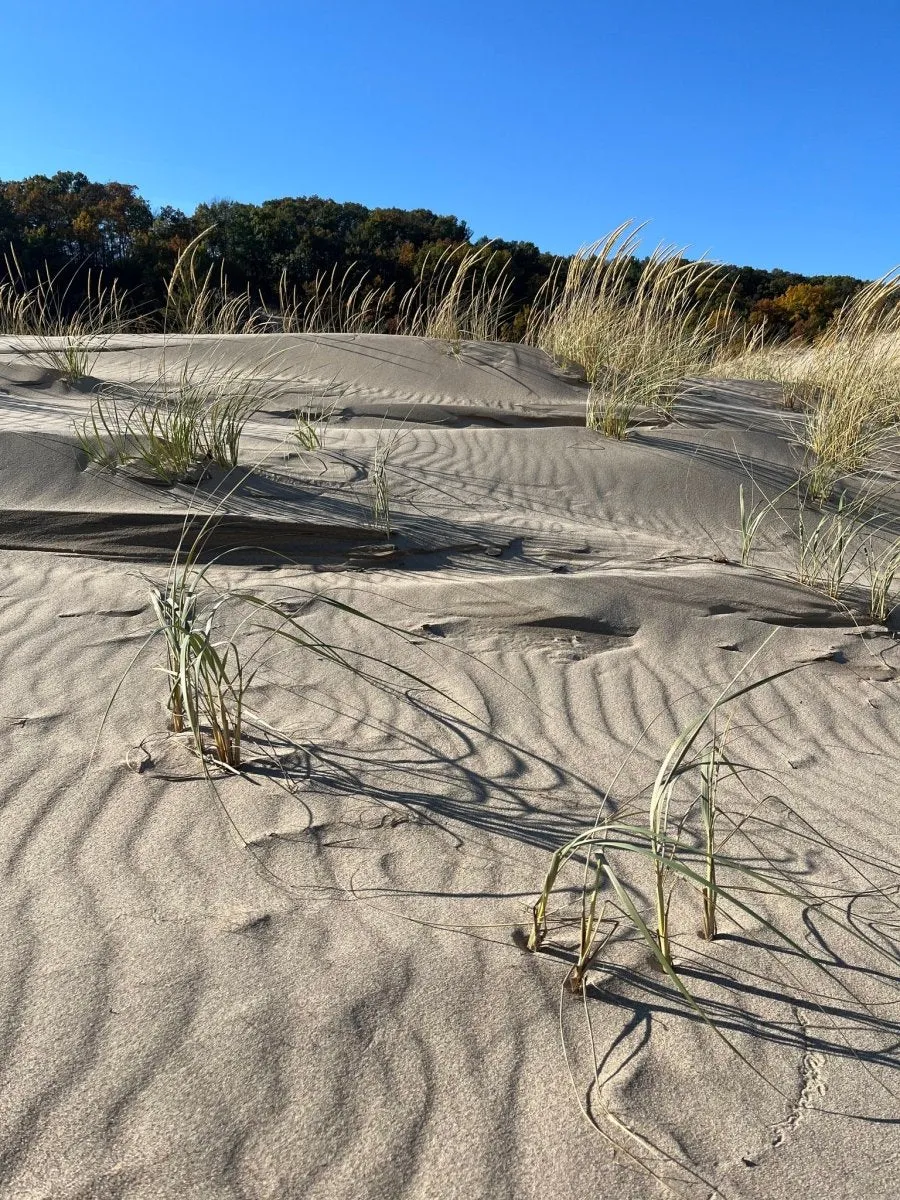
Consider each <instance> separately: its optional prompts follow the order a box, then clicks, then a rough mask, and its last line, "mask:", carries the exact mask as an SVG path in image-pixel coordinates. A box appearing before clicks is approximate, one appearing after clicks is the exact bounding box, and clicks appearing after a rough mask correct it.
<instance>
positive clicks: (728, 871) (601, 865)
mask: <svg viewBox="0 0 900 1200" xmlns="http://www.w3.org/2000/svg"><path fill="white" fill-rule="evenodd" d="M767 641H768V639H767ZM765 644H766V643H764V645H765ZM760 649H762V647H761V648H760ZM759 652H760V651H757V654H758V653H759ZM753 657H754V658H755V657H756V656H755V655H754V656H753ZM752 661H753V659H752V658H751V660H750V662H752ZM749 665H750V664H749V663H748V664H747V666H749ZM789 669H791V668H789ZM745 670H746V668H745ZM786 673H787V671H781V672H778V673H776V674H773V675H770V676H768V677H766V678H764V679H759V680H756V681H753V682H751V683H747V684H744V685H742V686H740V687H736V686H735V684H736V682H737V679H738V678H739V676H735V678H734V679H733V680H732V681H731V682H730V683H729V685H728V687H727V688H726V689H725V690H724V691H722V692H721V694H720V695H719V696H718V697H717V698H716V699H715V700H714V701H713V703H712V704H711V705H709V706H708V707H707V708H706V709H705V710H704V711H703V712H702V713H701V714H700V716H699V717H698V718H697V719H696V720H694V721H693V722H692V723H691V724H690V725H689V726H688V727H687V728H686V729H685V730H684V731H683V732H682V733H680V734H679V735H678V737H677V738H676V739H675V741H674V742H673V743H672V744H671V746H670V747H669V749H668V751H667V752H666V754H665V755H664V756H663V759H662V762H661V764H660V767H659V770H658V771H657V774H656V778H655V779H654V781H653V784H652V786H651V787H650V788H649V794H648V796H647V801H646V807H645V808H643V810H641V809H640V808H635V809H630V810H627V811H625V812H623V813H622V815H617V816H608V815H606V813H605V806H606V801H605V802H604V811H601V813H600V814H599V815H598V818H597V820H596V822H595V823H594V825H593V826H592V827H591V828H590V829H589V830H587V831H586V832H585V833H582V834H579V835H578V836H577V837H575V838H573V839H572V840H571V841H570V842H568V843H567V844H566V845H565V846H563V847H562V848H561V849H560V850H558V851H557V852H556V853H555V854H554V856H553V858H552V860H551V863H550V867H549V869H548V871H547V875H546V878H545V880H544V886H543V889H542V891H541V895H540V896H539V898H538V900H537V902H536V904H535V906H534V910H533V916H532V926H531V932H530V936H529V939H528V946H529V949H531V950H538V949H540V947H541V945H542V944H543V942H544V940H545V938H546V936H547V911H548V906H549V901H550V897H551V894H552V892H553V890H554V888H555V886H556V883H557V880H558V876H559V873H560V870H561V869H562V867H563V865H564V864H565V863H566V862H567V861H569V860H572V859H574V860H576V861H577V860H581V861H582V862H583V863H584V884H583V888H582V920H581V927H580V939H579V946H578V950H577V953H576V960H575V965H574V966H573V968H572V971H571V973H570V976H569V987H570V990H572V991H574V992H581V991H582V990H583V986H584V979H585V971H586V969H587V967H588V966H589V965H590V963H591V962H592V961H593V959H594V957H595V954H596V938H597V932H598V929H599V926H600V924H601V922H600V921H599V920H598V919H597V916H596V913H597V906H598V903H599V898H600V895H601V893H605V895H604V899H603V904H604V905H606V906H613V907H615V908H616V910H617V912H618V914H619V917H620V918H624V919H625V920H626V921H627V922H628V923H629V924H631V926H632V927H633V928H634V930H635V931H636V932H637V933H638V934H639V936H640V937H641V938H642V939H643V940H644V941H645V943H646V944H647V946H648V949H649V950H650V952H651V953H652V955H653V957H654V959H655V960H656V961H657V962H658V964H659V966H660V967H661V968H662V970H663V971H665V973H666V974H667V975H668V976H669V977H670V978H672V980H673V981H674V982H675V983H676V985H677V986H678V989H679V991H681V992H682V994H685V995H686V994H687V993H686V989H685V988H684V985H683V984H682V983H681V981H680V980H679V979H678V975H677V972H676V965H675V961H674V958H673V953H672V934H671V923H670V905H671V894H672V885H673V884H674V883H675V882H684V883H687V884H689V885H690V886H691V887H692V888H693V889H695V890H696V891H697V893H698V894H699V898H700V905H699V908H700V923H701V927H702V931H703V936H704V937H707V938H713V937H715V935H716V931H717V911H718V907H719V905H720V903H721V902H722V900H723V899H725V900H728V901H731V902H732V903H733V904H735V905H736V906H737V908H738V909H739V910H740V911H742V912H744V913H747V914H752V915H753V916H754V917H755V918H756V919H757V920H758V921H760V922H761V923H762V924H763V925H764V926H765V927H766V928H768V929H771V928H772V926H771V924H770V922H768V921H767V920H766V918H765V917H764V916H763V915H762V914H760V913H758V912H755V911H754V910H753V909H751V908H750V907H749V906H748V905H747V903H746V902H745V901H744V900H743V899H742V898H741V892H742V890H743V888H744V887H745V886H753V887H755V886H757V885H759V884H763V885H765V884H766V882H767V879H766V877H765V876H764V875H763V874H762V873H761V872H760V870H759V869H758V868H757V867H756V866H755V865H750V864H749V863H746V864H745V863H742V862H741V861H740V860H739V859H737V858H735V857H734V856H726V855H724V854H723V852H722V848H721V847H720V846H719V844H718V838H717V825H718V823H719V821H720V817H721V808H720V805H719V803H718V792H719V786H720V781H721V777H722V775H723V774H725V775H732V776H734V777H736V778H737V777H739V776H740V774H741V772H742V768H741V767H740V766H739V765H738V764H737V763H736V762H735V761H733V760H732V759H731V758H730V756H729V755H728V754H727V752H726V746H725V741H726V739H725V737H724V736H720V735H719V734H718V733H717V731H716V727H715V721H716V715H717V713H718V712H719V711H720V710H721V709H723V708H724V707H725V706H726V705H728V704H731V703H733V702H734V701H735V700H737V699H739V698H740V697H742V696H745V695H747V694H748V693H749V692H751V691H753V690H754V689H756V688H758V687H761V686H762V685H763V684H765V683H769V682H771V681H772V680H774V679H777V678H778V677H779V675H782V674H786ZM710 729H711V734H710ZM704 733H706V734H707V736H706V738H705V739H704V738H703V735H704ZM695 780H696V781H697V782H696V783H695V782H694V781H695ZM682 793H686V799H685V800H684V803H683V804H682V806H681V808H680V811H679V812H678V814H677V819H676V813H675V808H676V800H677V799H678V798H679V797H681V794H682ZM608 798H609V794H607V801H608ZM692 822H695V828H694V830H693V833H692V828H691V823H692ZM628 859H631V860H636V862H637V863H638V864H640V863H641V862H644V863H646V864H647V865H648V866H649V868H650V872H651V880H652V888H651V895H652V909H651V912H650V913H647V912H646V910H645V911H644V912H642V911H641V908H642V907H643V902H642V901H641V899H640V892H639V890H637V889H636V888H635V887H634V886H633V885H632V884H631V883H629V882H628V877H627V876H626V874H625V873H624V872H623V870H622V868H621V866H620V865H619V864H620V862H621V861H623V860H628ZM729 875H730V876H731V878H732V879H735V880H736V882H735V883H733V884H730V885H726V884H725V883H723V878H725V877H727V876H729ZM768 882H769V883H770V884H771V885H772V887H773V888H774V891H776V892H777V893H778V894H779V895H782V894H787V893H786V892H785V889H784V888H783V887H781V886H780V885H779V884H777V883H772V881H771V880H769V881H768Z"/></svg>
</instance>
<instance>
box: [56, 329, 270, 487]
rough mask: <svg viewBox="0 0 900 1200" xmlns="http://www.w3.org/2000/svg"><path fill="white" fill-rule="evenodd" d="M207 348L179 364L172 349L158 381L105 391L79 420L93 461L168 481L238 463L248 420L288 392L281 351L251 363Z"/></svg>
mask: <svg viewBox="0 0 900 1200" xmlns="http://www.w3.org/2000/svg"><path fill="white" fill-rule="evenodd" d="M204 350H205V353H204V354H203V355H202V357H199V358H198V359H196V360H193V359H192V357H191V355H190V354H189V353H188V354H187V355H186V356H185V358H184V360H183V361H181V362H176V363H175V364H174V365H170V364H169V363H168V362H167V358H166V354H165V350H164V353H163V359H162V365H161V366H160V369H159V372H158V374H157V377H156V379H155V380H154V381H153V382H152V383H149V384H143V385H137V386H130V387H126V386H117V387H115V388H104V389H101V391H100V394H99V395H98V396H97V397H96V398H95V399H94V401H93V402H92V404H91V409H90V412H89V413H88V415H87V417H85V418H84V419H83V420H82V421H81V422H76V424H75V432H76V436H77V438H78V442H79V445H80V447H81V449H82V450H83V451H84V453H85V454H86V455H87V457H88V458H89V460H90V461H91V462H93V463H95V464H96V465H98V466H101V467H111V468H115V467H117V466H122V465H125V464H126V463H134V464H136V465H138V466H139V467H140V468H142V469H143V470H145V471H147V472H148V473H149V474H151V475H153V476H154V477H156V478H158V479H160V480H161V481H163V482H164V483H175V482H177V481H179V480H181V479H183V478H185V476H186V475H187V474H188V473H189V472H191V471H192V469H193V468H195V467H196V466H197V465H198V464H203V463H214V464H216V465H217V466H220V467H222V468H224V469H230V468H232V467H236V466H237V465H238V459H239V456H240V446H241V436H242V434H243V432H244V429H245V427H246V424H247V422H248V421H249V420H250V418H251V417H252V416H253V415H254V414H255V413H256V412H258V411H259V409H260V408H262V407H263V406H264V405H265V404H267V403H272V402H274V401H276V400H278V399H280V398H281V396H283V395H284V393H285V391H286V390H287V387H288V384H286V383H284V382H281V381H280V380H279V379H278V378H277V375H275V374H273V371H274V370H275V368H277V364H278V361H279V358H280V355H281V348H280V347H279V346H277V345H276V346H275V347H274V348H273V349H272V350H270V351H269V352H268V353H267V354H265V355H264V356H263V358H262V360H260V361H258V362H256V363H253V364H250V365H241V364H233V363H232V364H229V363H228V362H227V360H223V359H222V358H221V357H220V356H219V354H218V352H217V347H216V346H215V345H213V346H211V347H209V346H207V347H205V348H204Z"/></svg>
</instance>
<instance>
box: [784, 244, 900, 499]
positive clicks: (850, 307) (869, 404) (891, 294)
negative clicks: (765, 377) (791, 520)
mask: <svg viewBox="0 0 900 1200" xmlns="http://www.w3.org/2000/svg"><path fill="white" fill-rule="evenodd" d="M792 382H793V386H794V387H798V386H799V387H800V389H801V399H802V400H803V401H805V404H804V407H805V408H806V417H805V421H804V423H803V425H802V426H801V427H800V430H799V434H798V439H799V441H800V444H801V445H802V446H803V448H804V449H805V450H806V451H807V452H808V454H809V456H810V458H811V471H812V482H811V485H810V488H811V492H812V495H813V496H814V498H816V499H819V500H826V499H827V498H828V497H829V496H830V495H831V492H832V490H833V488H834V485H835V483H836V481H837V480H838V479H839V478H840V477H841V476H842V475H845V474H849V473H853V472H855V471H859V470H861V469H862V468H863V467H865V466H866V464H867V463H868V462H869V461H870V459H871V458H872V456H873V455H874V454H875V452H876V451H877V450H878V449H879V447H880V446H881V445H882V444H883V443H884V441H885V438H886V437H887V436H889V435H890V433H891V432H892V431H896V430H897V428H898V426H900V268H895V269H894V270H893V271H891V272H889V273H888V274H887V275H884V276H882V278H881V279H877V280H875V282H874V283H870V284H868V285H867V286H866V287H864V288H862V290H861V291H859V292H857V294H856V295H855V296H854V297H853V298H852V299H851V300H849V301H848V302H847V303H846V304H845V305H844V307H843V308H842V309H841V311H840V312H839V313H838V314H837V316H836V317H835V318H834V320H833V321H832V322H831V324H830V325H829V327H828V329H827V330H826V331H825V333H824V335H823V336H822V338H821V339H820V341H819V342H818V343H817V345H816V346H815V347H814V348H813V350H812V351H811V352H809V353H807V354H805V355H802V354H801V355H800V356H798V359H797V363H796V368H795V374H794V378H793V381H792Z"/></svg>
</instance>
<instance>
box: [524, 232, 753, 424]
mask: <svg viewBox="0 0 900 1200" xmlns="http://www.w3.org/2000/svg"><path fill="white" fill-rule="evenodd" d="M640 231H641V227H637V228H635V227H634V226H633V225H632V223H631V222H628V223H626V224H624V225H620V226H619V227H618V228H617V229H614V230H613V231H612V233H610V234H609V235H608V236H607V237H606V238H604V239H602V240H601V241H599V242H595V243H593V244H592V245H590V246H587V247H584V248H583V249H582V250H580V251H579V252H578V254H576V255H575V256H574V257H573V258H572V259H570V260H568V261H566V260H560V262H559V264H558V266H557V269H556V271H554V272H553V274H552V275H551V277H550V278H549V279H548V281H547V283H546V284H545V285H544V287H543V288H542V289H541V292H540V294H539V295H538V297H537V299H536V301H535V304H534V306H533V308H532V312H531V316H530V320H529V326H528V330H527V334H526V340H527V341H528V342H530V343H532V344H533V345H536V346H539V347H541V348H542V349H543V350H546V351H547V352H548V353H549V354H550V355H552V357H553V358H555V359H556V360H557V361H560V362H572V363H577V364H578V365H579V366H581V367H582V368H583V369H584V372H585V375H586V377H587V380H588V382H589V383H590V384H591V386H592V391H591V400H590V402H589V404H588V411H587V424H588V425H589V426H591V427H592V428H595V429H600V430H601V431H602V432H604V433H608V434H612V435H613V436H617V437H621V436H624V432H625V431H626V430H627V427H628V424H629V422H630V419H631V415H632V413H633V412H634V410H635V409H636V408H638V407H640V406H650V407H652V408H656V409H660V410H662V411H664V412H666V413H668V412H669V411H670V410H671V408H672V405H673V404H674V402H675V399H676V396H677V394H678V391H679V389H680V388H681V387H682V385H683V384H684V382H685V380H686V379H688V378H689V377H690V376H692V375H696V374H698V373H700V372H701V371H702V370H703V369H704V368H705V367H706V366H707V365H708V364H709V363H710V362H711V361H712V360H713V359H714V358H715V356H716V354H717V353H718V352H719V350H720V347H721V345H722V341H723V337H724V331H725V329H726V328H727V327H728V325H729V324H730V301H729V299H728V297H727V295H722V296H719V293H720V292H721V290H722V289H721V275H720V271H719V268H718V267H717V266H716V265H715V264H713V263H709V262H705V261H703V260H700V261H698V262H690V261H687V260H686V259H684V258H683V252H682V251H681V250H678V249H676V248H675V247H672V246H660V247H657V249H656V250H654V251H653V253H652V254H651V255H650V256H649V258H647V259H645V260H644V261H643V262H642V263H640V264H636V263H635V256H636V255H637V252H638V250H639V247H640ZM715 299H718V301H719V303H718V309H717V311H716V313H715V314H713V313H711V311H710V309H711V301H713V300H715Z"/></svg>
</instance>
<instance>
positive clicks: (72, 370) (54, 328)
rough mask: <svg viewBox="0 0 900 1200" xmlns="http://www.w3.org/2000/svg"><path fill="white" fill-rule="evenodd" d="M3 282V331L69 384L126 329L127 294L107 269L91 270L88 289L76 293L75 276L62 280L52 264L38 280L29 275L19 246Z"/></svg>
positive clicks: (9, 259) (88, 371)
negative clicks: (53, 272)
mask: <svg viewBox="0 0 900 1200" xmlns="http://www.w3.org/2000/svg"><path fill="white" fill-rule="evenodd" d="M4 267H5V278H4V279H3V280H2V281H0V333H5V334H12V335H13V336H14V337H15V338H16V339H19V340H18V341H17V344H16V348H17V349H18V350H19V352H20V353H22V354H24V355H26V356H28V357H29V358H34V359H37V360H38V361H39V362H41V363H43V364H44V365H45V366H48V367H50V368H51V369H52V370H55V371H59V372H60V374H61V376H62V378H63V379H65V380H66V381H67V382H69V383H77V382H78V381H79V380H80V379H84V378H86V377H88V376H90V375H91V374H92V372H93V369H94V365H95V363H96V361H97V359H98V358H99V356H100V354H101V353H102V352H103V349H104V347H105V346H106V345H107V343H108V341H109V338H110V337H111V336H112V335H113V334H114V333H119V332H121V330H123V329H124V328H126V326H127V324H128V319H127V316H126V303H127V295H126V293H125V292H123V291H121V290H120V289H119V287H118V284H117V283H116V282H115V281H113V283H111V284H109V285H107V284H106V283H104V280H103V275H102V273H93V272H91V271H90V270H89V271H88V272H87V275H86V278H85V279H84V281H83V287H84V294H83V295H79V296H76V295H75V294H74V290H73V289H74V288H75V286H76V280H75V277H73V278H72V279H70V280H69V282H68V283H67V284H63V282H62V276H61V274H56V275H51V274H50V270H49V267H45V269H44V272H43V273H41V272H38V274H37V275H36V276H35V279H34V281H33V282H30V281H29V280H28V279H26V277H25V275H24V273H23V271H22V268H21V266H20V265H19V261H18V259H17V258H16V255H15V251H14V250H12V249H10V251H9V253H8V254H6V255H5V256H4Z"/></svg>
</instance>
